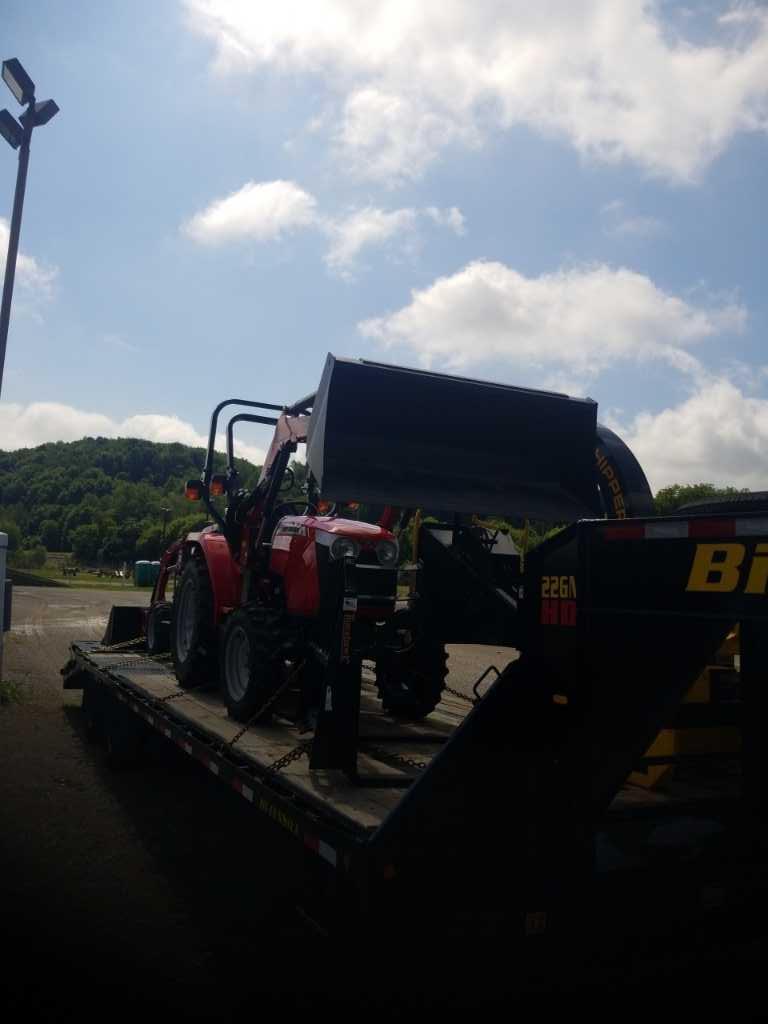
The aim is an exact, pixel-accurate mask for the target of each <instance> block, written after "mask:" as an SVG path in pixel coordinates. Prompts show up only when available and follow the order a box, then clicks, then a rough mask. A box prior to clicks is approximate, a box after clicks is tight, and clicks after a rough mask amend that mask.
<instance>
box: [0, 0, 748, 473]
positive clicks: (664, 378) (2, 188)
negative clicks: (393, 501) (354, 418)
mask: <svg viewBox="0 0 768 1024" xmlns="http://www.w3.org/2000/svg"><path fill="white" fill-rule="evenodd" d="M3 36H4V49H5V53H3V54H2V57H3V59H7V58H9V57H17V58H18V59H19V60H21V62H22V64H23V65H24V67H25V68H26V70H27V71H28V72H29V74H30V75H31V77H32V78H33V79H34V81H35V83H36V85H37V98H38V99H47V98H48V97H50V96H52V97H53V98H55V100H56V102H57V103H58V105H59V107H60V108H61V112H60V114H59V115H58V116H57V117H56V118H54V120H52V121H51V122H50V123H49V124H48V125H46V126H44V127H41V128H38V129H36V130H35V134H34V136H33V142H32V153H31V160H30V171H29V180H28V184H27V194H26V203H25V209H24V219H23V225H22V235H21V252H20V258H19V263H18V267H17V277H16V289H15V292H14V302H13V311H12V319H11V325H10V333H9V338H8V350H7V356H6V364H5V372H4V378H3V381H2V398H1V400H0V447H1V448H3V449H4V450H13V449H17V448H21V447H30V446H34V445H37V444H40V443H43V442H45V441H54V440H65V441H69V440H75V439H77V438H80V437H83V436H105V437H118V436H131V437H146V438H149V439H151V440H155V441H181V442H184V443H188V444H202V443H204V438H205V436H206V434H207V429H208V420H209V417H210V413H211V411H212V409H213V406H214V405H215V404H216V403H217V402H219V401H221V400H222V399H224V398H229V397H240V398H247V399H251V400H255V401H264V402H269V403H290V402H292V401H295V400H297V399H298V398H299V397H301V396H303V395H305V394H307V393H309V392H311V391H313V390H314V389H315V388H316V387H317V384H318V382H319V378H320V373H321V371H322V367H323V363H324V361H325V357H326V354H327V353H328V352H332V353H334V354H335V355H340V356H350V357H362V358H369V359H376V360H380V361H383V362H390V363H395V364H397V365H404V366H421V367H429V368H431V369H433V370H436V371H442V372H448V373H457V374H466V375H467V376H472V377H479V378H483V379H488V380H494V381H500V382H504V383H509V384H517V385H524V386H527V387H539V388H546V389H552V390H558V391H564V392H566V393H568V394H572V395H575V396H589V397H590V398H593V399H594V400H595V401H597V402H598V418H599V419H600V420H601V421H602V422H604V423H606V424H608V425H609V426H611V427H612V428H613V429H614V430H617V431H618V433H619V434H620V435H621V436H622V437H623V438H624V440H625V441H626V442H627V443H628V444H629V445H630V447H631V448H632V449H633V451H634V452H635V454H636V456H637V457H638V459H639V461H640V463H641V465H642V466H643V468H644V470H645V472H646V475H647V476H648V478H649V481H650V483H651V486H652V487H653V489H654V490H657V489H659V488H660V487H664V486H668V485H669V484H672V483H695V482H701V481H709V482H713V483H716V484H720V485H723V484H731V485H734V486H737V487H745V488H752V489H768V352H766V346H765V340H766V328H767V327H768V297H767V296H766V237H768V216H767V214H768V206H767V204H766V186H768V135H767V132H768V4H767V3H765V2H761V3H755V2H749V0H742V2H734V3H731V2H726V0H721V2H711V3H710V2H707V0H700V2H688V3H675V2H662V0H655V2H654V0H542V2H541V3H537V4H531V3H530V2H528V0H471V2H470V0H419V3H417V4H416V3H413V2H412V0H389V2H381V0H379V2H376V0H281V2H280V3H279V4H275V3H273V2H266V0H264V2H262V0H132V2H131V3H125V2H117V0H68V2H66V3H65V2H63V0H6V2H5V4H4V12H3ZM0 90H2V91H3V93H4V95H3V96H2V100H0V105H2V104H3V103H4V104H5V105H6V106H7V107H8V109H9V110H11V112H12V113H13V114H14V115H17V114H19V113H20V112H21V110H20V108H19V107H18V106H17V105H16V102H15V100H14V98H13V96H12V95H11V94H10V92H7V91H5V90H4V89H3V87H2V86H0ZM16 165H17V162H16V158H15V155H14V152H13V151H12V150H11V149H10V147H7V146H3V147H2V149H0V265H1V264H3V263H4V260H5V250H6V246H7V236H8V223H9V219H10V214H11V206H12V200H13V189H14V184H15V179H16ZM240 436H241V442H240V444H239V447H238V452H239V454H242V455H243V456H245V457H248V458H251V459H252V460H254V461H257V462H258V461H260V460H261V457H262V453H263V451H264V450H265V448H266V447H267V444H268V437H267V436H266V435H265V434H264V433H263V432H262V433H259V429H258V428H252V429H251V432H250V433H248V432H247V431H246V430H245V429H244V430H243V431H242V433H241V435H240ZM513 443H514V439H513V438H510V444H513Z"/></svg>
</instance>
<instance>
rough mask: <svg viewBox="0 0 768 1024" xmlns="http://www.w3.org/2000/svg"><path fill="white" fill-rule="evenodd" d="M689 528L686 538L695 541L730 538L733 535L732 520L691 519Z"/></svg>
mask: <svg viewBox="0 0 768 1024" xmlns="http://www.w3.org/2000/svg"><path fill="white" fill-rule="evenodd" d="M689 526H690V529H689V531H688V536H689V537H694V538H696V540H703V539H704V538H709V537H714V538H718V537H732V536H733V534H734V521H733V519H692V520H691V521H690V524H689Z"/></svg>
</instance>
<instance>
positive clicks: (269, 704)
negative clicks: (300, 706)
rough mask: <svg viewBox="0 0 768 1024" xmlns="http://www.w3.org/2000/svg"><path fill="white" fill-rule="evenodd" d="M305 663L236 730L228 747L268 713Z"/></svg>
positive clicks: (298, 666)
mask: <svg viewBox="0 0 768 1024" xmlns="http://www.w3.org/2000/svg"><path fill="white" fill-rule="evenodd" d="M305 664H306V662H304V661H302V662H300V663H299V664H298V665H297V666H296V668H295V669H294V670H293V672H291V674H290V675H289V676H288V678H287V679H286V680H285V682H284V683H283V684H282V685H281V686H280V687H278V689H277V690H275V692H274V693H273V694H272V696H271V697H270V698H269V700H267V701H266V703H264V704H262V706H261V707H260V708H259V710H258V711H256V712H254V713H253V714H252V715H251V717H250V718H249V719H248V721H247V722H246V723H245V725H244V726H243V727H242V729H240V730H239V731H238V732H236V733H235V735H234V736H233V737H232V739H231V740H228V742H227V744H226V745H227V747H234V745H235V744H236V743H237V741H238V740H239V739H241V738H242V737H243V736H244V735H245V734H246V732H247V731H248V729H249V728H250V727H251V725H253V723H254V722H255V721H257V719H259V718H261V716H262V715H264V714H266V712H267V711H269V709H270V708H271V707H272V705H273V704H274V703H275V701H276V700H277V699H278V698H279V697H282V695H283V694H284V693H285V691H286V690H287V689H288V687H289V686H290V685H291V683H292V682H293V681H294V679H295V678H296V677H297V676H298V674H299V673H300V672H301V670H302V669H303V668H304V665H305Z"/></svg>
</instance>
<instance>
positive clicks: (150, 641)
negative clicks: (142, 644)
mask: <svg viewBox="0 0 768 1024" xmlns="http://www.w3.org/2000/svg"><path fill="white" fill-rule="evenodd" d="M172 607H173V606H172V605H171V603H170V601H160V602H158V603H157V604H153V605H152V607H151V608H150V609H149V611H148V612H147V650H148V651H149V653H150V654H165V653H166V651H169V650H170V648H171V615H172Z"/></svg>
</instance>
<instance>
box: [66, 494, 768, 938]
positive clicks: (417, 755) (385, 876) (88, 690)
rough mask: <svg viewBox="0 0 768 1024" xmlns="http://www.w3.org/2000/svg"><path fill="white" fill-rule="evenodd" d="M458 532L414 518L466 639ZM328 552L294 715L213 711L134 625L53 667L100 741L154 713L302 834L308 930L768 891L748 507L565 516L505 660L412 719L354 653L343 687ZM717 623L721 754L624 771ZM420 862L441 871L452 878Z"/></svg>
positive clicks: (466, 923)
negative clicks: (328, 622) (328, 615)
mask: <svg viewBox="0 0 768 1024" xmlns="http://www.w3.org/2000/svg"><path fill="white" fill-rule="evenodd" d="M466 534H467V531H466V529H465V528H464V527H462V526H461V525H459V524H457V523H452V524H451V523H431V524H425V525H423V526H422V527H421V534H420V540H419V546H420V553H421V558H422V559H423V561H424V564H425V565H426V566H427V567H429V568H430V572H425V574H424V579H425V580H432V584H431V585H432V588H433V589H432V592H431V593H429V594H428V595H426V596H427V598H428V600H427V602H426V603H427V606H428V607H429V608H430V610H431V613H434V614H435V615H436V616H438V617H439V618H440V619H441V621H443V622H444V623H445V622H452V623H453V626H452V629H453V639H454V640H455V641H456V642H466V643H472V642H483V641H484V638H483V636H481V635H478V633H477V628H478V626H477V622H475V620H473V618H472V616H468V617H466V618H465V619H462V617H461V615H460V614H458V612H457V610H456V608H454V607H452V605H451V600H452V594H453V593H455V592H456V590H457V589H460V590H461V589H462V588H463V593H464V596H465V603H464V607H465V608H466V607H467V601H466V597H467V595H468V594H469V595H471V598H472V602H473V603H476V604H478V606H480V605H482V602H483V600H486V599H487V600H488V601H491V603H492V600H491V598H490V597H489V596H488V595H490V594H492V593H493V592H495V591H497V590H498V589H499V588H498V587H497V586H495V585H493V586H492V585H491V584H493V581H491V582H490V584H489V582H488V580H484V579H483V578H482V574H480V575H478V573H477V571H476V565H475V563H468V562H467V560H466V558H465V557H464V554H465V552H464V551H463V548H464V546H465V545H466V544H469V543H472V539H471V537H469V536H468V535H466ZM467 564H471V565H474V566H475V568H473V569H472V572H471V573H470V574H469V575H466V578H464V577H462V576H461V573H462V572H463V571H465V570H466V566H467ZM441 566H443V568H444V570H445V573H446V574H447V576H448V578H450V580H451V588H450V589H449V588H447V587H446V588H443V587H441V586H440V584H439V579H440V571H441ZM462 567H464V568H462ZM342 568H344V571H346V572H347V573H348V575H347V576H346V577H345V589H344V592H343V596H342V598H341V605H340V609H339V622H338V630H337V635H336V641H335V648H334V650H333V651H332V652H331V654H330V657H328V659H327V664H326V665H325V692H326V698H325V702H324V706H323V711H322V713H321V715H320V718H319V720H318V722H317V728H316V731H315V732H314V733H312V732H304V733H302V732H301V731H300V727H299V726H298V725H297V724H295V723H294V722H291V721H290V720H289V719H288V718H281V717H280V715H279V714H276V715H275V716H274V718H273V721H272V722H270V723H269V724H259V725H248V726H243V725H241V724H240V723H237V722H235V721H233V720H231V719H230V718H228V717H227V713H226V710H225V708H224V705H223V704H222V702H221V701H220V700H219V698H218V696H217V694H216V692H215V691H209V690H201V689H195V690H182V689H180V688H179V686H178V685H177V682H176V679H175V676H174V675H173V671H172V668H171V666H170V664H169V662H168V661H167V660H166V659H164V658H163V657H159V658H158V657H150V656H149V655H148V654H147V653H146V651H145V650H143V649H142V648H141V644H140V643H139V644H135V643H134V644H131V643H128V644H122V645H121V644H120V643H117V644H111V645H110V646H109V647H105V646H103V645H101V644H95V643H76V644H73V646H72V658H71V660H70V662H69V664H68V665H67V666H66V668H65V669H64V670H63V673H64V686H65V688H70V689H77V688H81V689H82V690H83V709H84V713H85V715H86V716H87V721H88V724H89V727H90V728H91V729H92V730H94V731H95V732H98V733H101V734H103V735H104V737H105V738H106V742H107V745H108V750H109V752H110V755H111V757H112V758H113V759H115V760H120V759H128V758H129V757H131V756H133V755H135V754H136V753H137V752H138V751H139V750H140V747H141V743H142V739H143V737H144V736H146V735H147V733H148V731H152V730H154V731H155V732H156V733H159V734H160V735H161V736H164V737H165V738H167V740H168V741H169V742H171V743H174V744H176V745H177V746H178V747H179V748H180V749H181V750H182V751H183V752H184V753H186V754H187V755H189V756H190V757H191V758H193V759H195V760H196V761H198V762H199V763H200V766H201V771H206V772H210V773H213V775H215V776H216V777H217V778H218V779H219V780H220V782H221V783H222V785H224V786H228V787H231V788H233V789H234V790H236V791H237V792H238V793H239V794H240V795H241V796H242V797H243V799H244V800H246V801H247V802H248V804H249V805H251V806H252V808H253V811H254V814H255V815H256V819H255V823H256V820H257V819H259V818H261V819H262V820H263V819H269V821H270V822H272V823H274V824H276V825H277V826H278V827H279V828H281V829H282V830H284V832H285V833H286V835H287V836H289V837H292V838H293V839H294V840H295V841H296V842H297V843H300V844H302V845H303V847H304V848H305V849H306V851H307V858H308V865H309V868H310V871H311V873H312V877H313V879H314V881H313V886H314V892H313V890H312V887H310V889H309V890H308V892H309V895H310V897H311V896H312V895H315V896H318V895H320V894H321V893H322V896H323V900H321V901H320V902H319V909H318V908H317V907H316V908H313V910H312V911H311V912H312V914H313V916H314V917H315V919H317V920H320V921H321V923H322V924H323V925H324V926H326V927H330V926H331V924H332V923H333V921H335V922H336V923H338V922H339V921H340V920H341V921H342V922H343V921H344V920H346V918H345V915H346V914H347V913H353V914H354V915H356V916H357V918H358V919H359V918H360V915H362V919H367V920H368V921H371V922H374V924H375V925H376V926H377V927H384V926H385V924H386V923H387V922H390V923H393V924H395V925H396V926H397V927H403V926H405V924H406V922H407V920H408V918H409V915H410V916H411V917H412V918H413V919H414V920H415V919H418V921H420V922H421V924H422V926H423V925H424V924H425V922H427V921H430V922H432V924H434V923H435V922H436V921H440V922H441V925H440V927H446V926H449V925H450V926H452V927H455V928H458V929H459V931H461V930H462V928H464V927H466V928H468V929H469V930H471V932H472V933H473V934H477V932H478V929H480V928H483V929H486V930H487V931H488V932H489V933H490V934H494V935H500V934H503V935H504V936H505V937H506V938H507V939H509V938H513V937H515V936H517V937H519V938H520V940H521V941H523V942H525V943H527V944H528V946H530V945H531V943H533V944H536V943H538V942H539V941H540V940H541V941H547V939H546V938H545V937H549V939H550V940H554V941H560V940H563V939H564V938H565V937H568V936H570V937H571V938H573V937H574V936H576V937H577V938H578V943H579V944H580V945H582V944H586V943H587V942H588V941H589V936H592V937H594V938H595V939H596V941H601V940H603V941H609V942H611V943H615V941H616V938H617V936H618V935H619V934H624V935H628V936H629V935H636V934H637V935H639V934H643V935H647V934H650V933H653V932H659V931H660V932H662V933H663V932H666V931H668V930H670V929H671V928H672V927H673V926H683V927H689V926H690V924H691V922H692V921H697V922H702V921H706V920H707V919H710V918H712V917H713V915H714V917H715V918H717V919H720V916H721V915H722V914H723V913H724V912H725V911H726V910H729V909H730V910H733V911H736V912H739V911H741V910H745V909H746V908H749V911H750V912H751V913H754V910H755V907H756V905H757V903H758V902H759V901H760V900H762V898H763V894H764V893H766V894H768V865H767V864H766V858H765V850H766V835H767V834H766V830H765V818H766V815H765V809H766V803H768V686H766V683H768V631H766V629H765V620H766V617H768V596H767V594H766V591H768V517H766V516H764V515H760V514H745V515H741V516H738V517H734V516H727V515H717V514H715V515H707V516H689V517H666V518H641V519H637V518H636V519H625V520H617V519H612V520H610V519H609V520H606V519H601V520H582V521H579V522H576V523H574V524H572V525H571V526H569V527H567V528H566V529H564V530H563V531H561V532H560V533H559V534H557V535H556V536H554V537H552V538H551V539H549V540H548V541H546V542H545V543H544V544H542V545H541V546H540V547H539V548H538V549H536V550H535V551H534V552H531V553H530V554H529V556H528V557H527V559H526V561H525V566H524V571H523V575H522V584H521V586H519V587H517V589H516V609H515V615H514V616H513V617H511V621H512V623H513V624H512V625H511V626H510V629H509V633H508V643H509V644H510V646H511V647H514V648H516V652H515V653H514V654H513V652H511V651H510V653H509V657H510V660H509V661H508V664H506V665H500V666H499V665H497V666H496V668H497V669H500V671H498V672H491V671H489V673H488V674H487V676H486V678H485V679H484V680H482V681H481V682H480V683H479V685H478V686H477V687H476V690H475V695H474V697H473V698H469V699H467V698H466V697H463V696H462V695H460V694H456V693H451V692H449V691H448V692H446V693H444V695H443V699H442V701H441V703H440V704H439V706H438V708H437V710H436V711H435V712H434V713H433V714H431V715H430V716H429V717H428V718H427V719H426V720H424V721H421V722H411V723H409V722H404V721H401V720H397V719H395V718H393V717H391V716H390V715H388V714H386V713H385V712H384V711H383V710H382V706H381V704H380V702H379V701H378V699H377V697H376V691H375V687H374V686H373V685H372V684H371V682H370V680H369V679H367V678H366V674H365V671H364V668H365V666H364V665H363V673H362V679H363V682H362V686H360V678H361V677H360V668H361V666H360V658H359V657H357V656H356V652H355V627H354V608H355V601H354V572H353V571H350V570H352V569H353V567H351V566H346V567H343V566H342ZM340 571H341V570H340ZM473 588H474V589H473ZM491 612H493V609H492V608H491ZM115 621H117V613H116V616H115ZM114 625H115V624H114V623H113V626H114ZM735 625H738V626H739V631H740V642H741V655H740V659H741V660H740V676H739V679H738V682H737V684H736V685H735V686H734V687H731V689H730V690H728V692H727V693H726V694H725V695H723V696H722V699H720V700H718V701H715V702H713V703H712V704H711V705H710V706H708V708H707V710H706V715H705V717H706V716H707V715H708V716H709V718H708V721H709V722H710V724H713V723H716V722H717V721H722V722H725V723H727V725H728V727H729V728H731V729H735V730H737V731H738V733H739V734H740V737H741V744H740V750H739V751H738V752H735V753H733V752H732V753H730V754H727V755H726V754H722V753H721V754H715V755H713V754H711V753H710V754H687V755H686V754H682V755H674V756H670V757H667V758H657V759H656V760H666V761H675V762H676V763H677V766H678V771H677V773H676V776H675V781H674V784H671V785H669V786H668V787H666V788H665V789H664V790H661V791H654V790H645V789H641V788H638V787H632V786H628V785H627V784H626V782H627V778H628V776H629V775H630V773H631V772H632V771H633V770H634V769H637V768H642V767H643V765H646V766H647V763H648V761H647V759H646V758H645V754H646V751H647V750H648V748H649V746H650V745H651V743H652V741H653V739H654V737H655V736H656V735H657V734H658V733H659V731H660V730H661V729H662V728H664V727H665V726H666V725H668V724H669V723H670V722H672V721H674V718H675V715H676V714H678V709H679V706H680V702H681V700H682V698H683V696H684V695H685V693H686V691H687V690H688V689H689V688H690V686H691V684H692V683H693V682H694V680H695V679H696V677H697V676H698V675H699V673H700V672H701V670H702V668H703V667H704V666H705V665H707V664H708V663H711V662H712V661H713V659H714V658H715V655H716V652H717V650H718V649H719V648H720V646H721V644H722V642H723V639H724V638H725V637H726V635H727V634H728V633H729V632H730V631H732V630H733V628H734V626H735ZM462 630H463V632H462ZM116 635H117V633H116V631H115V630H114V629H112V630H111V632H110V635H109V639H110V640H114V639H115V637H116ZM496 635H498V634H496ZM358 695H359V699H358ZM441 878H445V879H452V880H454V884H452V885H451V890H450V891H451V894H452V895H451V897H450V898H447V896H446V892H447V890H446V888H445V887H444V886H442V885H441V884H440V881H439V880H440V879H441ZM456 879H460V880H461V885H460V886H458V887H457V886H456V884H455V880H456Z"/></svg>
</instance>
